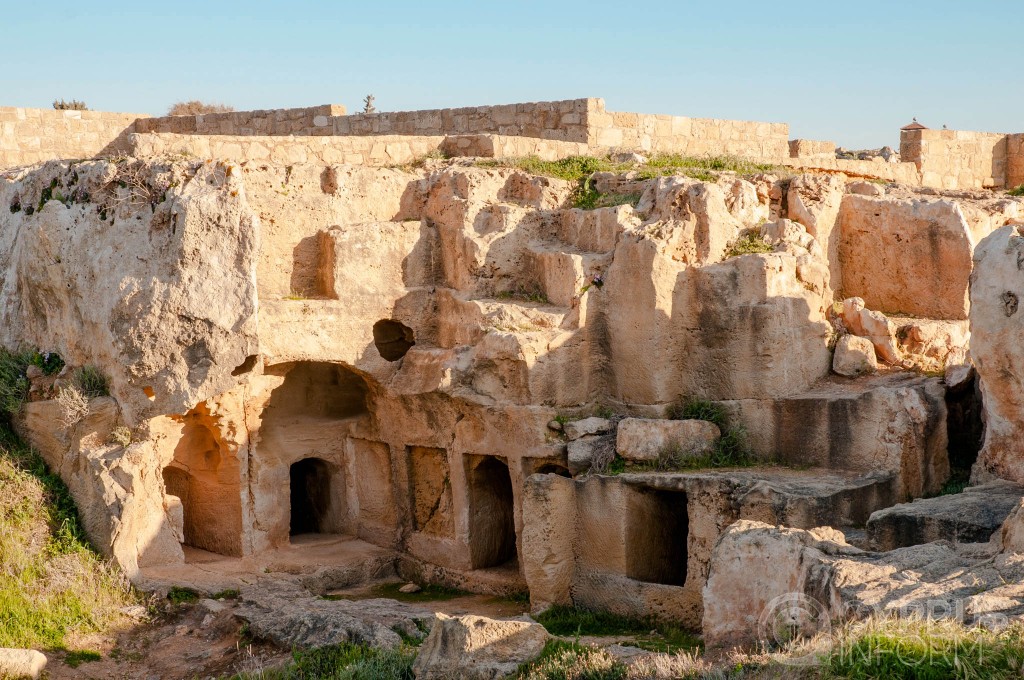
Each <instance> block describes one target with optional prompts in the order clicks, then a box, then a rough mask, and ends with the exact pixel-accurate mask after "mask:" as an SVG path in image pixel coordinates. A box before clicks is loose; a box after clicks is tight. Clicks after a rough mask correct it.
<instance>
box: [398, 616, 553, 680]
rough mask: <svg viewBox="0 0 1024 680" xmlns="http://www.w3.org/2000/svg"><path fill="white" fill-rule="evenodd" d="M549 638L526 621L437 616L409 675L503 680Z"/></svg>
mask: <svg viewBox="0 0 1024 680" xmlns="http://www.w3.org/2000/svg"><path fill="white" fill-rule="evenodd" d="M550 637H551V636H550V635H548V632H547V631H546V630H544V627H543V626H541V625H540V624H539V623H536V622H535V621H532V620H530V619H527V618H523V619H507V620H498V619H488V618H485V617H483V616H473V615H467V616H457V617H453V616H446V615H444V614H438V615H437V621H436V622H435V623H434V626H433V628H431V630H430V634H429V635H428V636H427V639H426V640H424V641H423V645H422V646H421V647H420V653H419V655H418V656H417V657H416V664H415V665H414V666H413V672H414V673H415V674H416V678H417V680H446V679H447V678H463V679H464V680H492V679H493V678H504V677H507V676H510V675H512V674H513V673H515V672H516V670H517V669H518V668H519V666H520V664H523V663H526V662H528V661H532V660H533V659H535V658H537V656H539V655H540V653H541V651H542V650H543V649H544V645H545V643H547V641H548V639H549V638H550Z"/></svg>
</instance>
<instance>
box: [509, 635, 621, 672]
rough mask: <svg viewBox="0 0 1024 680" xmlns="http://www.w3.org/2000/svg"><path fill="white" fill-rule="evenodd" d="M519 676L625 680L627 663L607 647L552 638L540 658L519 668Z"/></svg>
mask: <svg viewBox="0 0 1024 680" xmlns="http://www.w3.org/2000/svg"><path fill="white" fill-rule="evenodd" d="M516 677H518V678H521V679H522V680H624V679H625V678H626V666H625V665H624V664H623V663H622V662H620V661H617V660H616V659H615V657H613V656H612V655H611V654H609V653H608V652H606V651H604V650H603V649H598V648H597V647H589V646H587V645H581V644H578V643H575V642H566V641H564V640H549V641H548V643H547V644H546V645H544V651H542V652H541V654H540V656H539V657H537V658H536V659H535V660H533V661H531V662H529V663H526V664H523V665H522V666H520V667H519V671H518V674H517V676H516Z"/></svg>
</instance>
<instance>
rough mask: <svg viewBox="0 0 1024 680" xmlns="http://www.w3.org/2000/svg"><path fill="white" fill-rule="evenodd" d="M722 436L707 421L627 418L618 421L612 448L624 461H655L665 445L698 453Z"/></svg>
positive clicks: (716, 427)
mask: <svg viewBox="0 0 1024 680" xmlns="http://www.w3.org/2000/svg"><path fill="white" fill-rule="evenodd" d="M721 436H722V432H721V430H719V429H718V426H717V425H715V424H714V423H710V422H708V421H706V420H654V419H648V418H626V419H624V420H623V421H622V422H620V423H619V429H618V433H617V434H616V439H615V448H616V450H617V451H618V453H619V455H620V456H622V457H623V458H625V459H627V460H639V461H646V460H657V458H658V456H659V455H660V454H661V453H662V451H664V450H665V449H666V448H668V447H678V449H679V450H680V451H685V452H688V453H692V454H693V455H695V456H698V455H701V454H704V453H707V452H708V451H710V450H711V448H712V447H713V446H714V445H715V442H716V441H718V439H719V438H720V437H721Z"/></svg>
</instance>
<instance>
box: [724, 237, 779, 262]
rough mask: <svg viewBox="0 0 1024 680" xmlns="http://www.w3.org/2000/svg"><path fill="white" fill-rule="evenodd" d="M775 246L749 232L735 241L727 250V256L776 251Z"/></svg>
mask: <svg viewBox="0 0 1024 680" xmlns="http://www.w3.org/2000/svg"><path fill="white" fill-rule="evenodd" d="M774 252H775V247H774V246H772V245H771V244H770V243H768V242H767V241H765V240H764V239H763V238H761V237H760V236H757V235H755V234H747V235H746V236H741V237H740V238H738V239H736V240H735V241H733V242H732V243H731V244H730V245H729V248H728V249H727V250H726V251H725V257H726V258H730V257H738V256H740V255H751V254H758V253H774Z"/></svg>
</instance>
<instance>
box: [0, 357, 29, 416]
mask: <svg viewBox="0 0 1024 680" xmlns="http://www.w3.org/2000/svg"><path fill="white" fill-rule="evenodd" d="M34 355H35V352H28V351H21V352H12V351H10V350H8V349H5V348H3V347H0V411H3V412H6V413H10V414H15V413H17V412H18V411H20V410H21V405H22V404H23V403H25V399H26V398H27V397H28V388H29V387H30V385H29V380H28V378H27V377H25V369H27V368H28V367H29V364H31V363H32V358H33V356H34Z"/></svg>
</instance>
